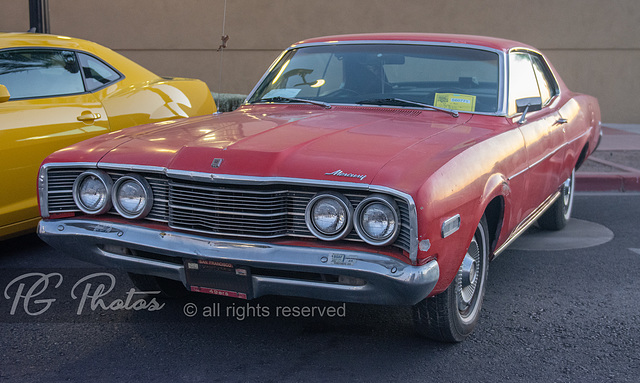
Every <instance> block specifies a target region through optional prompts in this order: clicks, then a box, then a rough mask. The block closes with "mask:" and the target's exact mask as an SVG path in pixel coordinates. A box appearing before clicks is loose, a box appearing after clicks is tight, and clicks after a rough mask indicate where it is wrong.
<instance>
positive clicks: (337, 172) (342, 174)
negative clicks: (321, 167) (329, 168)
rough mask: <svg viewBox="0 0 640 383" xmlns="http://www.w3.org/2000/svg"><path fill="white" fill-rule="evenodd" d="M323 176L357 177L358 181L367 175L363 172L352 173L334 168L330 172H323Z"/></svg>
mask: <svg viewBox="0 0 640 383" xmlns="http://www.w3.org/2000/svg"><path fill="white" fill-rule="evenodd" d="M324 175H325V176H336V177H348V178H358V179H359V180H360V181H362V180H364V179H365V178H366V177H367V176H366V175H363V174H354V173H345V172H343V171H342V170H336V171H335V172H331V173H324Z"/></svg>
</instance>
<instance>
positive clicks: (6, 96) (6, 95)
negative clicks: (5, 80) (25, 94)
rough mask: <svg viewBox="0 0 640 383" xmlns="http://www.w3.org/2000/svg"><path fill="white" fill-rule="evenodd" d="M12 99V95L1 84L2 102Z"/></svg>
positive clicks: (0, 98)
mask: <svg viewBox="0 0 640 383" xmlns="http://www.w3.org/2000/svg"><path fill="white" fill-rule="evenodd" d="M10 98H11V94H9V89H7V87H6V86H4V85H2V84H0V102H6V101H9V99H10Z"/></svg>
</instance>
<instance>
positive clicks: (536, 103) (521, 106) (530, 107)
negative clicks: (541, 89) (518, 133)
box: [516, 97, 542, 124]
mask: <svg viewBox="0 0 640 383" xmlns="http://www.w3.org/2000/svg"><path fill="white" fill-rule="evenodd" d="M540 109H542V98H540V97H527V98H519V99H517V100H516V112H517V113H522V117H520V121H518V124H524V123H525V122H527V113H528V112H535V111H536V110H540Z"/></svg>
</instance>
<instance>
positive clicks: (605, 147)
mask: <svg viewBox="0 0 640 383" xmlns="http://www.w3.org/2000/svg"><path fill="white" fill-rule="evenodd" d="M602 132H603V137H602V142H601V143H600V146H599V147H598V150H596V151H595V152H594V153H593V154H592V155H591V156H590V157H589V158H588V159H587V161H586V162H585V163H584V164H583V165H582V166H581V167H580V169H579V170H578V172H577V173H576V190H577V191H618V192H630V191H632V192H638V191H640V125H631V124H603V126H602Z"/></svg>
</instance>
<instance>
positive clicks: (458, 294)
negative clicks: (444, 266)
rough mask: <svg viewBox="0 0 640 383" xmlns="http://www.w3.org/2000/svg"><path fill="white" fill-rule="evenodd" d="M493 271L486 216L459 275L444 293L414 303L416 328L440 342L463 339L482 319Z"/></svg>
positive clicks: (476, 233) (474, 237) (481, 221)
mask: <svg viewBox="0 0 640 383" xmlns="http://www.w3.org/2000/svg"><path fill="white" fill-rule="evenodd" d="M488 271H489V233H488V231H487V220H486V218H485V217H484V216H483V217H482V219H481V220H480V222H479V223H478V227H477V228H476V231H475V234H474V236H473V239H472V241H471V243H470V244H469V248H468V250H467V254H466V255H465V259H464V260H463V262H462V264H461V265H460V269H459V270H458V275H456V277H455V278H454V280H453V282H451V284H450V285H449V287H448V288H447V289H446V290H445V291H444V292H442V293H440V294H438V295H436V296H434V297H431V298H426V299H424V300H422V301H420V302H418V304H416V305H415V306H413V322H414V325H415V328H416V331H417V332H418V333H420V334H421V335H423V336H426V337H428V338H430V339H433V340H437V341H440V342H461V341H463V340H464V339H465V338H466V337H468V336H469V334H471V332H472V331H473V329H474V328H475V326H476V323H478V319H479V318H480V309H481V308H482V300H483V298H484V291H485V284H486V279H487V275H488Z"/></svg>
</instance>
